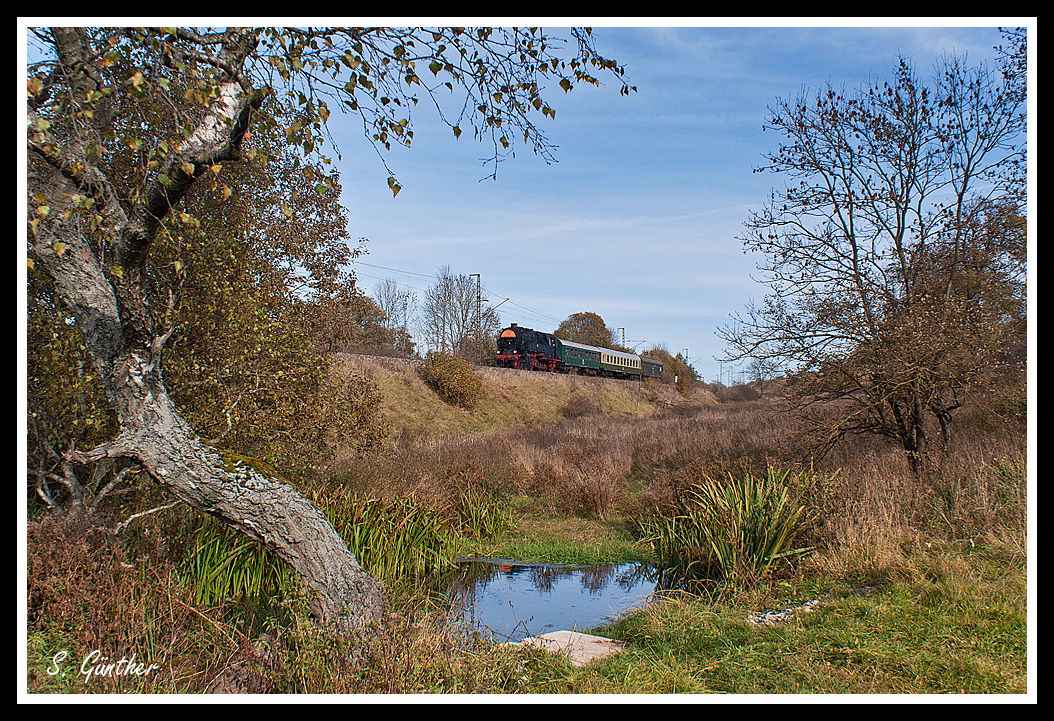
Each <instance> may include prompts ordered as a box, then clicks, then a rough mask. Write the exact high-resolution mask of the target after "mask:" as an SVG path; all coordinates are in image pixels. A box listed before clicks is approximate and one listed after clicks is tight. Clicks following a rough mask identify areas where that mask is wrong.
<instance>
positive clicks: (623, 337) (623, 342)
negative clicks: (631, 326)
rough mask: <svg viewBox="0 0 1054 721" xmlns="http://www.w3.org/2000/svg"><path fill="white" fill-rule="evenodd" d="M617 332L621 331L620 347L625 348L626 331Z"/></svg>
mask: <svg viewBox="0 0 1054 721" xmlns="http://www.w3.org/2000/svg"><path fill="white" fill-rule="evenodd" d="M619 330H620V331H622V343H621V344H620V345H621V346H622V347H623V348H625V347H626V329H625V328H619Z"/></svg>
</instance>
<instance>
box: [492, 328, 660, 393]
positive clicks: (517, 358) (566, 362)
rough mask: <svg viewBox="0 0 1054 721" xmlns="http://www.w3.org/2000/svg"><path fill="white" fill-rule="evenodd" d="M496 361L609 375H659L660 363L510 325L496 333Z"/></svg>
mask: <svg viewBox="0 0 1054 721" xmlns="http://www.w3.org/2000/svg"><path fill="white" fill-rule="evenodd" d="M496 360H497V363H498V365H499V366H502V367H505V368H520V369H526V370H544V371H550V372H552V371H558V372H561V373H586V374H589V375H600V376H607V377H612V378H630V379H637V380H640V379H642V378H662V363H661V362H659V361H656V360H652V359H650V358H642V357H641V356H638V355H634V354H633V353H625V352H623V351H617V350H613V349H611V348H599V347H596V346H591V345H585V344H583V343H575V342H572V341H568V340H560V339H559V338H557V337H556V336H553V335H550V334H548V333H542V332H540V331H536V330H532V329H531V328H523V327H521V326H519V325H517V324H516V323H513V324H511V325H510V326H509V327H508V328H505V329H504V330H502V331H501V333H499V334H498V353H497V358H496Z"/></svg>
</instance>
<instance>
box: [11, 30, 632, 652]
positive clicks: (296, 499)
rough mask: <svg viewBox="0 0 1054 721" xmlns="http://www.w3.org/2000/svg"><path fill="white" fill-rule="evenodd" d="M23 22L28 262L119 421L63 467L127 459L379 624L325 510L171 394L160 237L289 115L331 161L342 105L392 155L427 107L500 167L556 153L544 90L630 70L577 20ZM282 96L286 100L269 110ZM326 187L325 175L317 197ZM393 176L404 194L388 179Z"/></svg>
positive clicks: (311, 150)
mask: <svg viewBox="0 0 1054 721" xmlns="http://www.w3.org/2000/svg"><path fill="white" fill-rule="evenodd" d="M30 32H31V34H32V36H33V37H34V38H35V40H36V41H37V42H39V43H41V44H42V45H44V46H46V48H47V49H48V52H49V53H50V55H49V57H48V58H47V59H46V60H45V61H43V62H41V63H37V64H34V65H33V66H32V67H30V68H29V70H30V72H29V75H28V77H27V101H26V144H27V151H28V156H29V165H28V174H27V181H28V182H27V190H28V193H27V198H26V201H27V245H28V260H29V262H31V263H33V264H34V265H35V266H36V267H39V268H41V269H42V270H43V272H44V273H45V274H46V276H47V277H48V278H49V279H50V280H51V282H52V284H53V287H54V297H55V299H56V301H55V302H56V303H57V304H58V305H59V306H60V307H61V309H62V311H63V312H64V313H66V314H68V316H69V317H70V318H72V321H73V322H74V323H75V324H76V327H77V328H78V330H79V332H80V334H81V337H82V341H83V345H84V348H85V353H86V356H87V358H88V359H89V360H90V364H91V366H92V368H93V370H94V373H95V374H97V376H98V378H99V379H100V382H101V385H102V387H103V391H104V395H105V398H106V402H107V403H108V404H109V406H110V408H111V410H112V412H113V415H114V417H115V419H116V422H115V423H116V426H115V432H114V434H113V436H112V437H111V438H109V439H108V440H106V441H105V442H103V443H101V444H98V445H96V446H94V447H91V448H80V447H75V448H70V449H69V450H67V451H65V452H64V453H63V463H64V465H63V467H64V469H65V470H66V471H68V472H70V473H73V474H75V473H76V469H75V467H79V466H81V465H91V464H103V465H105V464H111V463H113V462H114V461H116V460H123V461H127V462H129V463H132V464H134V465H135V466H136V467H137V468H138V469H139V470H140V471H141V473H140V476H143V477H147V478H149V479H151V480H153V481H154V482H156V483H159V484H160V485H161V486H162V487H163V488H164V489H166V490H167V491H168V493H170V494H171V496H172V497H173V499H175V501H178V502H182V503H185V504H187V505H189V506H191V507H193V508H194V509H196V510H197V511H199V512H202V513H208V514H211V515H213V516H215V517H216V518H218V519H220V520H221V521H222V522H224V523H226V524H228V525H230V526H232V527H234V528H236V529H238V530H239V531H241V532H243V533H245V534H246V535H248V536H250V537H251V538H253V539H255V540H256V541H258V542H260V543H262V544H264V545H265V546H266V547H267V548H268V549H270V550H271V551H273V552H274V553H276V554H277V555H278V556H279V557H281V558H282V559H284V560H285V561H287V562H288V563H289V564H290V565H291V566H292V567H293V568H294V569H296V570H297V571H298V572H299V573H300V575H301V577H302V578H303V581H304V583H305V585H306V586H307V587H308V588H309V589H311V590H313V591H314V592H315V603H314V609H315V611H316V614H317V615H318V617H319V618H320V619H321V620H322V621H324V622H332V623H336V624H338V625H339V626H341V627H342V628H344V629H347V630H350V631H364V630H366V629H368V628H370V627H372V626H374V625H375V624H377V623H379V622H380V619H381V611H382V604H383V594H382V589H381V587H380V585H379V583H378V582H377V581H376V579H374V578H373V577H371V576H370V575H369V574H367V573H365V572H364V571H363V570H362V568H361V567H360V566H359V564H358V562H357V560H356V558H355V557H354V555H353V554H352V553H351V552H350V551H349V550H348V548H347V546H346V544H345V543H344V541H343V539H342V538H341V537H340V535H339V534H338V533H336V531H335V530H334V529H333V527H332V526H331V524H330V523H329V522H328V521H327V519H326V518H325V516H324V515H323V514H322V513H321V512H320V511H319V510H318V509H317V508H315V507H314V506H313V505H312V504H311V503H310V502H308V501H307V500H306V499H305V498H304V497H303V496H302V495H301V494H300V493H298V492H297V491H296V490H295V489H294V488H293V487H292V486H290V485H289V484H288V483H285V482H284V481H283V479H282V478H281V477H280V476H278V475H277V474H273V473H270V472H268V471H265V470H262V469H261V468H260V467H258V466H256V464H253V463H245V462H243V460H242V458H241V457H240V456H239V455H238V454H235V453H230V452H227V451H224V450H222V449H220V448H219V447H217V446H215V445H212V444H209V443H207V442H206V441H205V440H203V439H202V438H201V437H200V435H199V433H198V432H197V431H196V430H195V429H194V428H193V427H192V426H191V425H190V424H189V423H188V422H187V420H186V419H185V418H184V417H183V415H182V414H181V413H180V410H179V408H178V407H177V406H176V404H175V403H174V402H173V400H172V398H171V396H170V395H169V392H168V390H167V389H166V386H165V382H164V362H163V360H164V351H165V348H166V344H167V343H168V342H169V340H170V338H171V337H172V334H173V333H174V332H175V328H174V327H173V326H171V325H169V324H168V323H167V322H166V314H165V308H166V302H167V301H166V299H165V298H159V297H155V296H153V295H151V293H150V288H151V283H150V278H151V275H152V274H153V273H155V272H156V271H157V268H156V267H154V265H153V263H152V260H153V258H152V253H151V249H152V247H153V245H154V244H155V241H156V239H157V237H158V234H159V232H161V228H162V226H163V223H164V222H165V221H166V220H172V219H176V220H178V221H179V222H182V223H187V224H193V223H194V222H195V219H194V218H193V216H192V215H190V214H189V213H187V212H186V209H185V207H184V204H183V200H184V198H185V197H186V196H187V194H188V192H189V191H190V189H191V188H192V187H195V186H201V185H206V184H208V185H210V187H212V188H213V189H214V190H215V191H216V192H221V193H222V192H223V191H224V189H223V188H222V187H219V186H218V185H216V184H215V175H216V174H217V172H218V170H219V169H222V167H223V166H224V165H225V164H230V163H245V162H257V163H264V162H265V161H266V158H264V157H260V155H259V153H258V152H257V149H256V148H255V147H253V145H252V143H251V140H250V137H251V134H252V132H253V129H254V127H256V128H263V127H269V128H274V127H275V126H276V122H277V121H276V118H278V117H288V116H289V115H290V114H293V115H295V117H296V118H297V119H296V120H294V121H293V122H291V123H289V124H288V125H286V126H282V127H281V128H280V129H281V130H282V132H283V133H284V136H285V139H286V141H287V142H288V143H289V144H290V146H292V147H293V148H294V149H296V150H297V152H300V153H302V154H303V156H304V157H305V158H312V159H313V160H315V161H317V162H313V163H311V165H312V166H313V167H324V166H325V165H326V163H327V162H328V160H329V159H328V158H326V157H325V154H324V152H323V148H326V147H328V145H327V142H328V140H329V139H330V138H329V136H328V132H327V125H326V122H327V120H328V119H329V117H330V113H331V109H330V103H335V104H336V106H337V107H339V108H340V109H341V110H344V111H346V112H349V113H354V114H355V115H356V116H357V117H359V118H360V119H361V121H362V124H363V131H364V133H365V134H366V136H367V138H368V139H369V140H370V141H371V142H372V143H374V147H375V148H376V149H377V150H378V152H379V153H380V154H381V155H382V157H383V153H384V151H386V150H387V149H389V148H391V146H392V145H393V144H403V145H409V144H410V143H411V141H412V138H413V127H414V123H413V120H414V119H413V115H412V114H413V111H414V110H415V109H416V108H417V107H418V104H419V102H420V101H421V100H426V101H427V104H429V105H434V106H435V107H436V108H437V109H439V116H440V119H441V120H442V121H443V122H445V123H446V124H447V125H448V126H449V127H450V128H451V130H452V132H453V134H454V136H455V137H457V136H460V135H461V134H462V132H463V130H467V129H472V130H473V132H474V134H475V135H476V137H477V138H479V139H482V140H485V141H487V142H489V143H490V144H491V147H492V148H493V150H494V154H493V156H492V158H491V159H492V161H493V162H494V166H493V167H494V168H495V169H496V168H497V163H498V161H500V160H501V159H502V158H504V157H505V155H506V154H508V153H511V152H513V150H514V148H515V147H517V146H518V144H520V143H521V142H522V144H524V145H526V146H527V147H530V148H531V149H532V150H533V151H534V152H536V153H539V154H541V155H542V156H543V157H546V158H549V157H551V152H552V145H551V144H550V143H549V142H548V140H547V139H546V137H545V134H544V133H543V132H542V131H541V130H540V129H539V127H538V126H537V125H536V123H535V118H536V117H537V116H536V114H540V115H541V117H553V116H554V115H555V111H554V110H553V109H552V107H551V106H550V104H549V103H548V102H547V101H546V100H545V99H543V92H544V91H545V90H547V89H548V87H547V84H548V83H552V84H553V87H560V88H561V89H562V90H563V91H565V92H566V91H567V90H570V89H571V88H572V87H573V86H574V85H576V84H578V83H581V82H586V83H591V84H597V83H598V80H597V78H596V77H595V76H594V75H593V74H592V73H594V72H596V73H599V72H600V71H610V72H611V73H612V74H613V75H612V77H615V78H616V79H617V80H618V82H619V83H620V85H621V88H620V89H621V91H622V92H624V93H625V92H629V90H630V88H629V87H628V86H626V85H625V84H624V83H622V82H621V68H619V67H618V66H617V64H616V63H614V62H613V61H610V60H607V59H605V58H603V57H602V56H600V55H599V54H598V53H597V52H596V51H595V49H594V47H593V41H592V37H591V34H590V33H589V31H588V30H574V31H572V38H573V40H574V41H575V42H576V43H577V48H575V49H574V50H572V51H571V52H570V53H567V57H566V58H564V57H563V55H564V49H563V48H562V47H561V43H560V42H559V41H554V40H553V39H552V38H551V37H550V36H549V35H547V34H546V33H543V32H541V31H539V30H537V29H491V28H436V29H421V28H410V29H395V28H307V29H294V28H281V29H278V28H226V29H221V30H214V29H193V28H175V27H166V28H84V27H54V28H50V29H32V30H31V31H30ZM175 92H178V93H179V98H178V102H177V101H176V99H175V98H174V96H173V93H175ZM450 100H453V103H454V104H453V106H452V107H449V102H448V101H450ZM270 104H275V105H276V106H277V107H280V108H281V110H282V112H281V113H274V114H269V113H268V108H269V107H272V106H271V105H270ZM132 107H137V108H139V109H140V111H139V112H136V113H129V112H128V110H129V108H132ZM147 110H148V111H149V112H146V111H147ZM131 117H134V118H136V119H137V121H136V122H135V123H129V118H131ZM327 181H328V178H327V176H326V175H324V174H321V175H319V176H318V177H317V184H318V186H319V188H318V189H319V191H320V192H324V191H325V189H326V188H327V187H328V185H327ZM388 185H389V187H390V188H391V190H392V192H393V193H396V194H397V193H398V191H399V188H400V186H399V183H398V180H397V179H396V178H395V177H394V175H393V174H391V173H389V175H388ZM282 210H283V212H287V213H292V212H293V210H292V209H291V208H283V209H282ZM216 270H217V271H220V270H221V268H217V269H216ZM95 467H100V465H96V466H95ZM115 480H116V479H115Z"/></svg>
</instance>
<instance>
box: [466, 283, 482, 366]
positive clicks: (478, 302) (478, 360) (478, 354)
mask: <svg viewBox="0 0 1054 721" xmlns="http://www.w3.org/2000/svg"><path fill="white" fill-rule="evenodd" d="M472 276H476V332H475V338H474V342H473V346H474V348H475V356H476V363H479V362H480V352H479V305H480V294H479V273H469V274H468V277H469V278H471V277H472Z"/></svg>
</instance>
